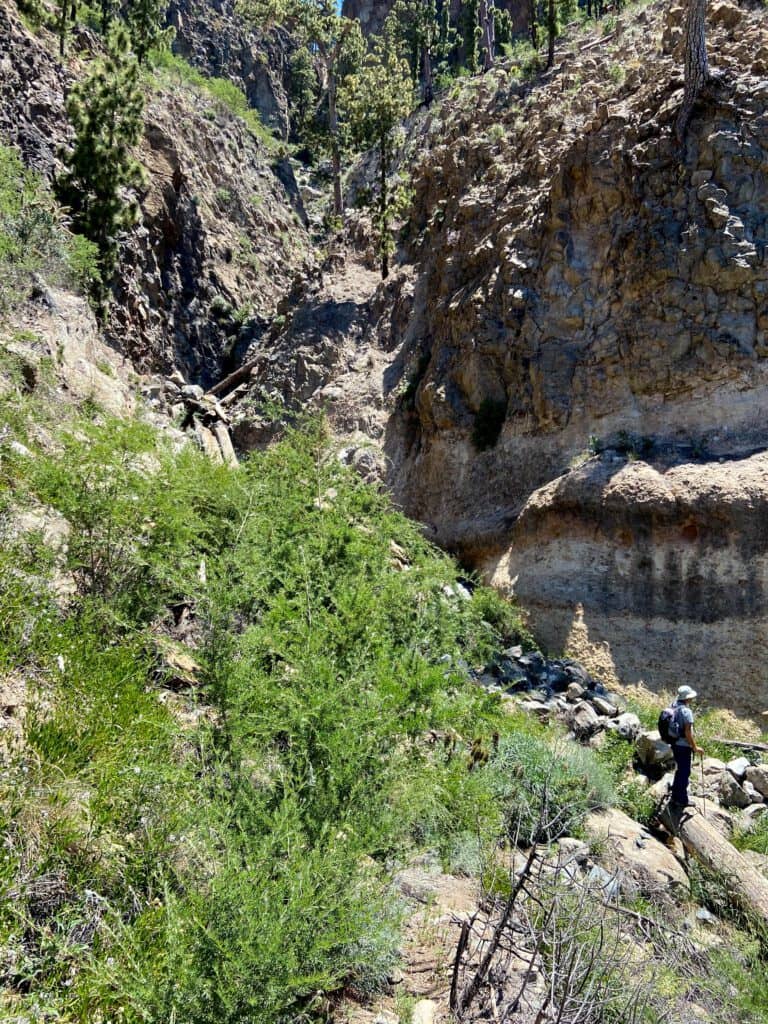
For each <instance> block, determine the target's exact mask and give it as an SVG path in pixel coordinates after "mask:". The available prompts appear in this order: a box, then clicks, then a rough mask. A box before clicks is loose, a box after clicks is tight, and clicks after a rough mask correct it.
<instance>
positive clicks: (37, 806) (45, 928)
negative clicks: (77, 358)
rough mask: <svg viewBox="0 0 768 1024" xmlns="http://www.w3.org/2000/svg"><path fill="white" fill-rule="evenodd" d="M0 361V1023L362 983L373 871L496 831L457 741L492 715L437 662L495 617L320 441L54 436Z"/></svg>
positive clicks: (498, 637) (371, 959)
mask: <svg viewBox="0 0 768 1024" xmlns="http://www.w3.org/2000/svg"><path fill="white" fill-rule="evenodd" d="M9 358H10V357H8V358H7V359H6V363H5V368H6V371H7V380H6V389H7V390H6V397H5V399H4V403H3V405H4V407H3V416H4V419H5V420H6V422H7V423H13V424H14V427H13V435H14V438H15V440H16V442H17V443H18V445H22V446H23V449H21V448H20V449H19V450H18V451H17V450H16V449H10V448H8V447H7V446H6V447H5V448H4V449H3V453H2V501H3V505H4V508H5V514H6V519H7V525H6V531H5V534H6V535H5V543H4V546H3V556H2V557H3V572H2V585H1V590H0V618H1V619H2V624H3V629H2V637H3V639H2V646H1V648H0V665H1V667H2V677H3V679H4V680H5V681H6V682H9V681H10V680H23V685H24V687H25V690H26V693H25V705H26V713H25V716H24V720H23V729H21V730H20V731H19V732H18V733H17V734H10V736H9V742H8V743H7V744H6V745H5V748H4V763H3V772H2V813H3V819H4V830H5V834H6V844H5V847H4V853H3V859H2V867H1V870H2V878H3V886H4V888H5V889H6V891H10V892H12V893H13V895H14V898H13V899H12V900H11V901H6V902H5V903H4V904H3V912H2V939H1V940H0V948H2V950H3V953H2V956H3V961H2V965H1V967H0V969H1V970H2V976H3V979H4V984H5V993H6V994H5V997H4V998H5V1007H6V1010H7V1011H13V1010H14V1009H15V1010H16V1011H18V1012H27V1013H33V1014H51V1013H52V1014H60V1015H63V1016H62V1017H61V1019H66V1020H69V1019H72V1020H90V1021H95V1020H99V1019H105V1020H107V1019H109V1020H114V1019H121V1020H125V1021H144V1020H157V1021H159V1020H167V1019H169V1018H173V1017H174V1016H175V1017H176V1018H177V1019H180V1020H185V1021H190V1022H192V1021H200V1022H202V1021H211V1022H213V1021H217V1022H219V1024H221V1022H225V1021H236V1020H251V1021H273V1020H276V1019H279V1018H281V1017H282V1016H283V1015H284V1014H286V1013H288V1012H292V1011H295V1010H296V1009H297V1008H298V1007H299V1006H302V1005H307V1003H308V1002H309V1003H311V1002H312V1001H313V1000H314V999H316V998H317V996H318V994H319V993H322V992H328V991H334V990H337V989H338V988H339V987H340V986H342V985H353V986H354V987H355V988H356V989H358V990H360V991H368V990H370V989H371V988H374V987H376V986H377V985H380V984H381V983H382V982H383V980H384V979H385V978H386V975H387V972H388V971H389V970H390V969H391V967H392V965H393V963H394V960H395V957H396V948H397V918H398V909H397V901H396V900H394V899H393V897H392V895H391V893H390V892H389V889H388V882H387V878H388V870H387V868H388V865H389V864H390V863H391V861H392V858H398V857H400V856H402V855H403V853H404V852H405V851H407V850H408V849H409V848H413V847H414V845H416V846H423V845H424V844H430V845H433V846H436V847H437V848H438V849H440V850H442V852H443V855H444V856H445V857H446V858H450V856H451V851H452V850H453V849H454V847H455V846H456V843H457V841H458V840H459V838H460V837H461V836H462V835H464V834H466V833H469V834H476V816H477V820H479V815H477V811H478V806H479V805H484V806H485V807H486V810H487V812H488V817H487V819H486V820H484V822H483V830H482V831H483V834H486V835H490V834H499V832H500V830H503V829H502V817H503V814H504V813H506V812H504V810H503V808H504V806H506V805H507V804H509V799H508V796H507V795H505V796H504V798H503V799H502V800H499V798H498V796H495V795H494V790H493V785H495V783H494V782H493V777H492V776H489V777H487V778H486V776H484V775H483V773H480V774H479V775H478V774H477V773H473V772H471V771H470V770H469V766H470V762H468V752H467V751H465V749H464V746H465V741H464V739H462V737H464V738H465V739H467V740H468V739H473V738H474V739H475V740H477V741H478V742H479V743H480V744H481V745H483V746H486V747H488V746H489V745H490V739H491V733H493V732H494V731H498V730H499V729H501V730H502V731H503V730H504V728H505V721H506V720H505V719H504V718H503V716H502V715H501V711H500V705H499V703H498V700H497V699H496V698H492V697H489V696H486V695H483V693H482V691H480V690H477V689H475V688H473V687H471V686H469V685H468V684H467V683H466V681H465V671H466V670H465V669H463V668H462V667H461V666H462V659H468V660H469V661H472V662H475V661H480V662H482V660H483V659H484V658H486V657H487V656H488V654H489V653H490V651H491V650H492V649H494V648H495V647H497V646H498V645H499V644H503V643H505V642H507V641H510V640H512V639H514V638H515V637H516V636H517V635H518V632H519V622H518V620H517V618H516V615H515V613H514V611H513V609H511V608H510V607H509V606H508V605H506V604H505V603H504V602H503V601H502V600H501V599H500V598H498V597H497V596H495V595H494V594H493V593H492V592H490V591H486V590H484V589H482V588H480V589H478V590H476V591H475V592H474V594H473V595H472V596H471V597H468V598H466V599H464V598H462V597H460V596H457V592H456V591H454V589H453V588H454V584H455V579H456V569H455V567H454V566H453V564H452V563H451V562H450V560H449V559H447V558H446V557H445V556H443V555H441V554H439V553H438V552H436V551H435V550H434V549H432V548H431V547H430V546H429V545H428V544H426V543H425V542H424V541H423V540H422V538H421V537H420V535H419V532H418V530H417V529H416V528H415V527H414V526H413V525H411V524H410V523H408V522H407V520H405V519H404V518H403V517H402V516H401V515H399V514H398V513H396V512H394V511H393V510H392V509H391V507H390V506H389V505H388V503H387V501H386V499H384V498H383V497H381V496H380V495H379V494H377V493H376V492H375V491H374V490H372V489H371V488H370V487H367V486H365V485H363V484H362V483H360V482H359V481H358V480H357V478H356V477H355V476H354V475H351V474H350V472H349V471H348V470H345V469H343V468H342V467H341V466H340V464H339V463H338V461H337V459H336V458H335V455H334V452H333V450H332V448H331V447H329V445H328V441H327V439H326V437H325V436H324V434H323V431H322V428H321V427H320V425H318V424H310V425H308V426H307V427H306V428H304V429H302V430H300V431H298V432H296V433H294V434H292V435H291V436H290V437H288V438H287V439H286V440H285V441H284V442H282V443H281V444H280V445H278V446H277V447H276V448H274V449H272V450H271V451H269V452H268V453H266V454H265V455H263V456H259V457H255V458H252V459H251V460H249V462H248V463H247V464H245V465H243V466H242V467H241V468H240V469H239V470H238V471H236V472H233V471H231V470H227V469H224V468H217V467H215V466H213V465H212V464H211V463H210V462H209V461H208V460H207V459H205V458H204V457H203V456H202V455H198V454H196V453H195V452H194V451H192V450H190V449H189V448H187V447H185V448H183V449H182V450H180V451H179V450H176V451H175V450H174V449H173V448H172V447H171V445H169V444H168V442H166V441H165V440H164V439H163V438H162V436H160V435H158V434H157V433H156V432H155V431H154V430H153V429H151V428H149V427H148V426H145V425H143V424H142V423H140V422H119V421H112V420H109V419H108V418H106V417H104V416H103V415H101V414H99V413H98V412H97V411H94V410H91V412H90V414H86V416H85V417H82V416H80V417H77V418H75V419H73V420H72V421H71V422H70V423H68V424H66V425H65V426H62V425H61V424H56V423H54V421H53V418H52V416H51V415H50V414H46V413H45V411H44V409H43V408H42V407H40V406H36V407H35V408H34V409H30V406H29V405H28V401H29V400H28V399H27V398H25V397H23V388H21V387H20V386H19V382H18V381H19V379H17V378H16V377H15V376H14V373H15V371H14V370H13V366H14V365H15V364H14V363H13V361H12V360H10V361H9ZM45 387H46V386H43V390H45ZM30 412H31V415H30ZM41 437H43V438H44V439H45V440H44V443H43V445H42V446H41V444H40V438H41ZM27 512H29V513H30V514H31V513H33V512H34V513H36V514H38V515H39V516H40V517H41V518H40V519H39V522H40V524H41V525H40V527H39V528H33V529H31V530H29V529H24V528H23V527H22V526H17V525H15V524H18V523H20V522H23V521H24V515H25V513H27ZM51 523H55V524H60V526H61V529H62V531H63V532H62V533H61V535H60V536H61V543H60V544H59V545H58V546H56V545H54V546H51V544H50V543H46V540H45V538H46V537H49V534H50V524H51ZM179 623H183V624H184V626H183V627H179ZM180 638H183V639H180ZM446 735H449V736H453V737H455V739H454V743H453V745H451V744H448V745H447V746H444V745H443V743H442V737H443V736H446ZM456 743H458V748H457V749H455V750H454V746H455V744H456ZM486 757H487V755H486ZM494 808H496V809H495V811H494ZM476 838H477V841H480V840H481V839H482V836H481V835H477V836H476ZM54 1019H59V1018H54Z"/></svg>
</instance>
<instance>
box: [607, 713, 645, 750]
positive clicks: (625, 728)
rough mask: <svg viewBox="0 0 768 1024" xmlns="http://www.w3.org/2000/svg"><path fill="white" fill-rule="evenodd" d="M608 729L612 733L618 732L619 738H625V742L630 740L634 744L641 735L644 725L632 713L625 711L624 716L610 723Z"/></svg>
mask: <svg viewBox="0 0 768 1024" xmlns="http://www.w3.org/2000/svg"><path fill="white" fill-rule="evenodd" d="M607 728H608V729H609V730H610V731H612V732H617V733H618V734H619V736H623V737H624V739H625V740H629V741H630V742H631V743H634V741H635V740H636V739H637V737H638V736H639V735H640V730H641V729H642V725H641V723H640V719H639V718H638V717H637V715H636V714H634V713H633V712H632V711H625V712H624V714H623V715H619V717H618V718H614V719H613V720H612V721H610V722H609V723H608V726H607Z"/></svg>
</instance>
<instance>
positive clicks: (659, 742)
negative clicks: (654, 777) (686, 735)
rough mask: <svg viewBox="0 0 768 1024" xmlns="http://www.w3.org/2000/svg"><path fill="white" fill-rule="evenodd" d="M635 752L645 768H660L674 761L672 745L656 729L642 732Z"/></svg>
mask: <svg viewBox="0 0 768 1024" xmlns="http://www.w3.org/2000/svg"><path fill="white" fill-rule="evenodd" d="M635 753H636V755H637V759H638V761H639V762H640V764H641V765H643V766H644V767H645V768H660V767H661V766H662V765H666V764H670V763H671V762H672V761H674V757H673V756H672V747H670V745H669V744H668V743H665V742H664V740H663V739H662V738H661V736H660V735H659V733H658V732H657V731H656V730H655V729H654V730H652V731H648V732H641V733H640V735H639V736H638V737H637V741H636V743H635Z"/></svg>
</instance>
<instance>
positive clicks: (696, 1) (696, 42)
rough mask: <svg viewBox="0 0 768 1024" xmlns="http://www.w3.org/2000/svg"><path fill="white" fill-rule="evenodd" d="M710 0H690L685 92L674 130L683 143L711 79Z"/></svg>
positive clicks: (687, 20) (686, 26) (686, 29)
mask: <svg viewBox="0 0 768 1024" xmlns="http://www.w3.org/2000/svg"><path fill="white" fill-rule="evenodd" d="M706 14H707V0H688V12H687V14H686V18H685V93H684V95H683V105H682V107H681V108H680V113H679V114H678V116H677V124H676V126H675V130H676V132H677V138H678V140H679V141H680V142H681V143H682V142H683V141H684V140H685V133H686V131H687V129H688V124H689V122H690V120H691V114H692V113H693V108H694V106H695V104H696V100H697V99H698V98H699V93H700V92H701V88H702V86H703V85H704V84H705V83H706V81H707V79H708V78H709V62H708V60H707V36H706Z"/></svg>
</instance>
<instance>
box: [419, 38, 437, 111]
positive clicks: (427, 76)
mask: <svg viewBox="0 0 768 1024" xmlns="http://www.w3.org/2000/svg"><path fill="white" fill-rule="evenodd" d="M421 74H422V79H421V82H422V84H421V91H422V98H423V100H424V105H425V106H427V107H428V106H429V105H430V104H431V103H432V100H433V99H434V98H435V80H434V76H433V74H432V54H431V53H430V52H429V44H428V43H425V44H424V47H423V49H422V51H421Z"/></svg>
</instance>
